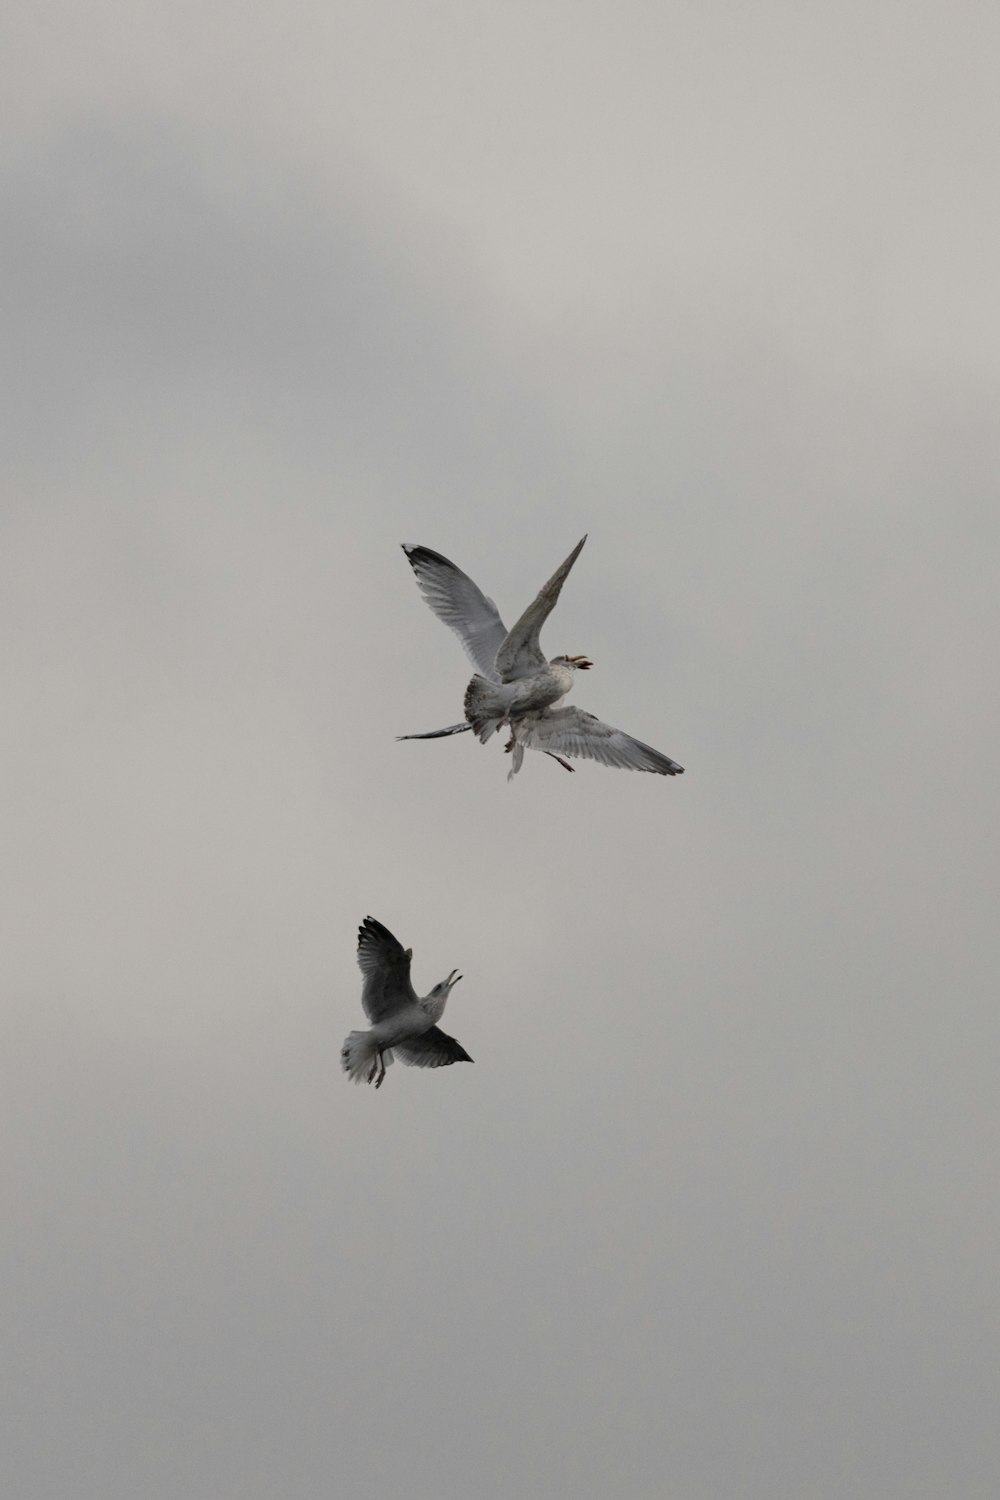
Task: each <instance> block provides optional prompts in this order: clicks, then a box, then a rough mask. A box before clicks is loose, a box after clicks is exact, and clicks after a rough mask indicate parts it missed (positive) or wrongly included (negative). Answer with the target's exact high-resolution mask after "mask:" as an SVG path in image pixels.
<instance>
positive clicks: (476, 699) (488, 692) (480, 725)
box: [465, 672, 508, 745]
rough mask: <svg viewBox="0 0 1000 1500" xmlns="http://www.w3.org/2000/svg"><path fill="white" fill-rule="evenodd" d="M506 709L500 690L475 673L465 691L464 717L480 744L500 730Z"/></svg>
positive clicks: (506, 705)
mask: <svg viewBox="0 0 1000 1500" xmlns="http://www.w3.org/2000/svg"><path fill="white" fill-rule="evenodd" d="M507 707H508V703H507V698H506V697H505V696H504V694H503V691H502V689H500V688H498V687H497V685H496V683H495V682H490V680H489V678H487V677H481V676H480V675H479V673H478V672H477V673H476V675H475V677H473V679H472V681H471V682H470V683H469V686H468V687H467V688H466V690H465V716H466V718H467V719H468V721H469V724H470V726H471V727H472V729H473V730H475V732H476V734H477V735H478V736H479V739H480V741H481V743H482V744H484V745H485V744H486V741H487V740H488V739H489V737H490V735H491V734H495V733H496V732H497V730H498V729H499V728H500V725H501V724H502V723H503V720H504V717H505V716H506V713H507Z"/></svg>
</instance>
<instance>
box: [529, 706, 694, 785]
mask: <svg viewBox="0 0 1000 1500" xmlns="http://www.w3.org/2000/svg"><path fill="white" fill-rule="evenodd" d="M517 739H518V742H519V743H520V744H522V745H524V746H525V747H526V748H527V749H529V750H545V751H547V752H548V754H549V755H575V756H580V757H585V758H586V759H588V760H599V761H600V762H601V764H602V765H604V766H617V767H618V768H619V769H620V770H622V771H655V772H656V773H657V774H658V775H660V776H680V775H681V774H682V772H683V770H684V767H683V766H679V765H678V764H677V762H676V761H675V760H671V759H670V757H669V755H661V754H660V752H659V750H654V749H653V747H652V745H644V744H643V743H642V741H641V740H634V739H633V738H632V736H631V735H630V734H626V733H625V731H624V730H623V729H614V728H612V726H611V725H610V724H602V723H601V720H600V719H597V718H595V717H594V715H593V714H588V713H585V712H584V711H583V709H582V708H550V709H547V710H546V711H545V712H544V713H540V714H534V715H532V716H531V717H530V718H526V719H522V720H521V721H520V722H519V724H518V726H517Z"/></svg>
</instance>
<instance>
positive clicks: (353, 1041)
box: [340, 1031, 392, 1083]
mask: <svg viewBox="0 0 1000 1500" xmlns="http://www.w3.org/2000/svg"><path fill="white" fill-rule="evenodd" d="M382 1062H383V1064H384V1065H385V1067H388V1066H389V1064H390V1063H391V1062H392V1053H391V1052H390V1051H389V1050H388V1048H383V1049H382ZM377 1064H378V1044H377V1043H376V1041H375V1039H374V1037H373V1036H372V1034H371V1032H370V1031H352V1032H351V1034H350V1036H349V1037H347V1038H346V1040H345V1042H344V1045H343V1046H342V1047H341V1049H340V1066H341V1067H342V1068H343V1070H344V1072H345V1073H346V1074H347V1076H348V1078H349V1079H350V1080H351V1082H352V1083H371V1081H372V1078H373V1077H374V1074H375V1069H376V1066H377Z"/></svg>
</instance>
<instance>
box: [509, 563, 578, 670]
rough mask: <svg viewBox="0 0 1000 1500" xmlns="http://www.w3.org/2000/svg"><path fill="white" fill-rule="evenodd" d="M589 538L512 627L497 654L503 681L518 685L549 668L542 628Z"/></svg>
mask: <svg viewBox="0 0 1000 1500" xmlns="http://www.w3.org/2000/svg"><path fill="white" fill-rule="evenodd" d="M586 540H587V538H586V536H583V537H581V539H580V540H579V541H578V542H577V544H576V546H575V547H574V548H573V550H572V552H571V553H570V555H569V557H567V559H566V561H565V562H564V563H562V564H560V566H559V567H558V568H557V569H556V571H555V572H554V573H553V575H552V577H551V578H550V579H549V581H548V583H547V584H546V585H545V587H544V588H543V589H541V590H540V591H539V593H538V595H537V597H536V598H535V599H534V601H533V602H532V603H531V604H529V605H528V608H527V609H526V610H525V611H524V614H523V615H522V616H521V618H520V619H519V620H518V622H517V624H516V625H515V626H513V628H512V629H511V632H510V634H509V635H508V636H507V639H506V640H505V641H504V642H503V644H502V645H501V646H500V648H499V649H498V651H497V656H496V672H497V674H498V675H499V678H500V681H501V682H515V681H516V680H517V679H518V678H519V677H530V676H531V674H532V673H533V672H537V671H538V669H539V668H540V667H544V666H545V665H546V659H545V657H544V655H543V654H542V648H541V646H540V645H539V644H538V637H539V635H540V633H541V629H542V626H543V625H544V624H545V621H546V620H547V619H548V617H549V615H550V614H551V613H552V611H553V609H554V608H555V604H556V600H557V599H558V598H559V594H560V592H561V591H562V586H563V584H564V583H565V582H566V579H567V578H568V577H569V570H570V568H571V567H572V566H573V564H574V563H575V562H576V560H577V558H578V557H579V556H580V553H581V552H582V551H583V544H584V542H585V541H586Z"/></svg>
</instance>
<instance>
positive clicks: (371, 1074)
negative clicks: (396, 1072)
mask: <svg viewBox="0 0 1000 1500" xmlns="http://www.w3.org/2000/svg"><path fill="white" fill-rule="evenodd" d="M381 1057H382V1054H381V1052H376V1054H375V1056H374V1057H373V1058H372V1065H371V1067H370V1068H369V1069H368V1082H369V1083H371V1081H372V1079H373V1078H374V1077H375V1074H376V1073H377V1072H378V1065H379V1061H380V1059H381ZM375 1087H376V1088H378V1084H376V1085H375Z"/></svg>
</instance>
